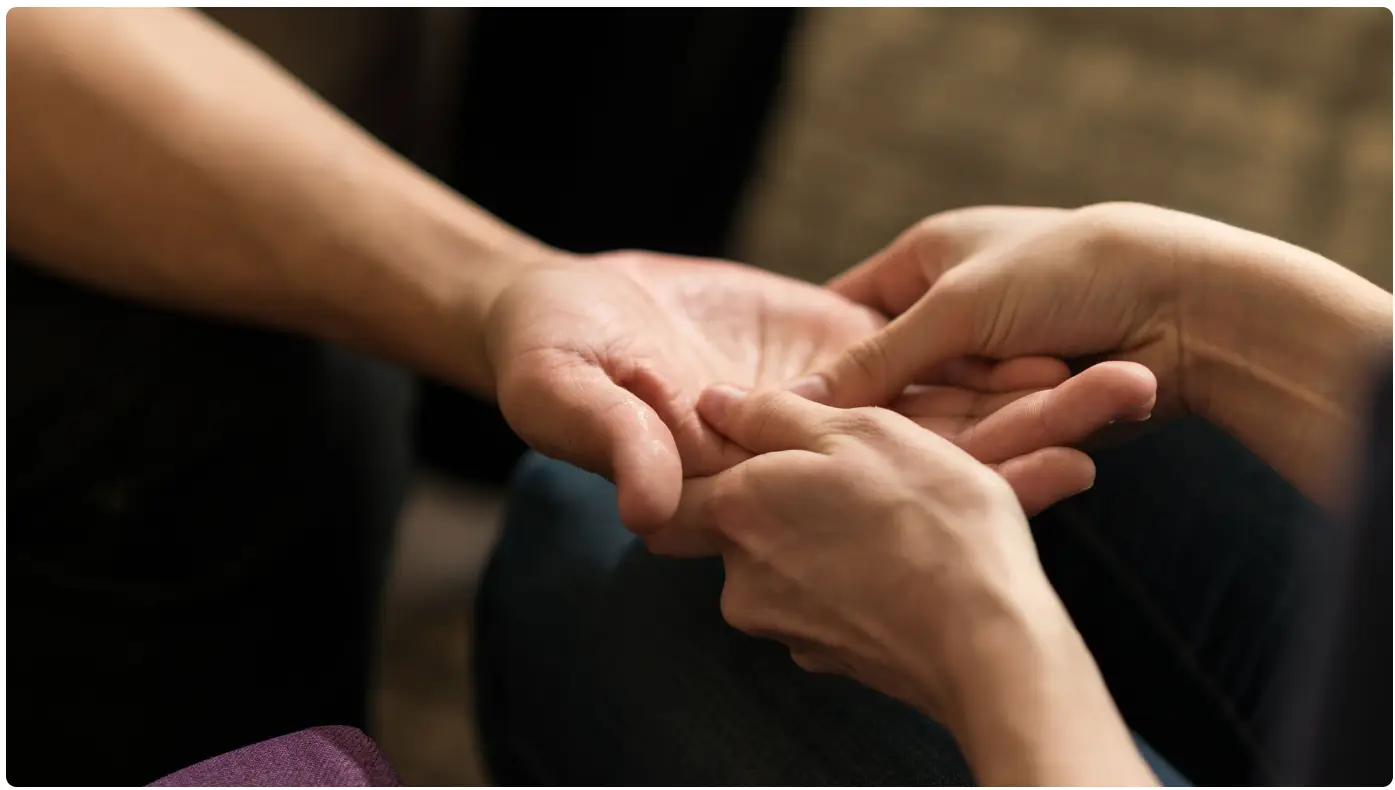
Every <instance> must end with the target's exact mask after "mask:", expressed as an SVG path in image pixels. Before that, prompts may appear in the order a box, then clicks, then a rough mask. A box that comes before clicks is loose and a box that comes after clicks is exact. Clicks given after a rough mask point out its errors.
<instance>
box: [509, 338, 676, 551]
mask: <svg viewBox="0 0 1395 790" xmlns="http://www.w3.org/2000/svg"><path fill="white" fill-rule="evenodd" d="M537 370H538V371H541V372H538V373H531V372H530V373H528V374H526V375H523V376H519V377H516V378H515V379H514V380H510V381H507V382H504V383H502V384H501V387H500V393H499V402H500V404H501V406H502V407H503V410H504V416H505V417H506V418H507V419H508V422H509V425H510V426H511V427H512V428H513V429H514V430H515V431H517V432H518V435H519V436H520V437H522V438H523V440H524V441H525V442H527V443H528V444H529V445H531V446H532V447H533V448H535V449H537V450H539V451H541V452H542V453H544V454H546V455H549V456H551V457H553V458H557V459H559V460H563V461H567V462H568V463H572V464H575V465H577V466H579V467H581V468H583V469H586V470H587V471H590V472H594V473H596V474H599V475H602V476H605V477H607V478H609V479H610V480H611V481H613V482H614V483H615V487H616V489H617V491H618V504H619V510H620V518H621V520H622V521H624V522H625V524H626V526H628V527H629V528H630V529H632V530H634V531H635V532H638V533H643V532H644V531H646V530H649V529H652V528H654V527H655V526H657V525H660V524H663V523H664V522H665V521H667V520H668V519H669V518H670V517H671V516H672V515H673V512H674V510H675V509H677V507H678V499H679V496H680V494H681V489H682V484H683V466H682V462H681V459H680V457H679V455H678V447H677V445H676V444H675V443H674V440H673V434H672V433H671V432H670V431H669V429H668V427H667V426H666V425H664V422H663V420H661V419H660V418H659V415H658V414H656V413H655V412H654V410H653V409H652V408H650V407H649V406H648V404H646V403H645V402H644V401H642V400H640V399H639V398H638V397H637V396H635V395H634V394H633V393H631V392H629V391H628V390H626V389H624V388H622V387H620V386H619V385H617V384H615V382H613V381H612V380H611V379H610V377H609V376H608V375H607V374H606V373H605V371H603V370H601V369H600V368H599V367H596V366H594V365H591V364H589V363H585V362H577V363H575V364H565V365H561V366H553V367H548V366H538V367H537Z"/></svg>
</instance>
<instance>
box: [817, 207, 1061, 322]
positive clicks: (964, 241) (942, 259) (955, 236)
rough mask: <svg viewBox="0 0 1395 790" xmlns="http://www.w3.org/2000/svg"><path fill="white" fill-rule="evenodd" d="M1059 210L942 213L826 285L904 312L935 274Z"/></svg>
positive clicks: (1046, 219) (1055, 216) (886, 311)
mask: <svg viewBox="0 0 1395 790" xmlns="http://www.w3.org/2000/svg"><path fill="white" fill-rule="evenodd" d="M1064 213H1065V210H1064V209H1057V208H1036V207H1027V206H978V207H974V208H968V209H956V210H953V211H945V212H942V213H940V214H936V215H934V216H931V217H928V218H926V219H924V220H922V221H921V222H919V223H917V224H916V225H915V226H913V227H911V228H910V229H908V230H906V231H905V232H904V233H902V234H901V235H900V236H898V237H897V238H896V240H895V241H893V242H892V243H891V244H889V245H887V246H886V247H885V248H883V249H882V250H880V251H879V252H877V253H876V254H875V255H873V256H872V257H870V258H868V259H867V260H866V261H864V262H863V263H861V264H858V265H857V266H854V267H853V268H852V269H849V270H848V271H846V272H844V273H843V274H841V275H839V276H837V277H835V278H833V279H832V280H830V281H829V283H828V287H829V288H831V289H833V290H834V291H836V292H837V293H839V294H841V295H842V296H844V297H846V298H848V299H850V300H852V301H854V302H857V303H859V304H864V305H867V306H868V307H871V308H873V309H875V310H880V311H881V312H882V313H884V314H886V315H888V316H897V315H900V314H901V313H903V312H905V311H906V310H907V309H908V308H909V307H910V306H911V305H913V304H915V302H916V300H917V299H919V298H920V297H921V295H922V294H924V293H925V292H926V290H928V289H929V288H930V286H932V285H934V284H935V282H936V280H938V279H939V277H940V275H942V274H944V272H945V271H947V270H949V269H950V268H952V267H954V266H957V265H959V264H960V263H962V262H963V261H965V260H967V259H968V258H969V257H971V256H972V255H973V254H974V253H976V252H978V251H979V250H981V249H983V248H984V247H986V246H987V245H988V244H990V243H993V242H994V241H995V240H998V239H1001V238H1004V237H1006V236H1008V235H1011V234H1018V233H1025V232H1028V231H1030V230H1032V229H1034V228H1036V227H1039V226H1040V225H1042V224H1044V223H1046V222H1049V221H1052V220H1055V219H1059V217H1060V216H1061V215H1062V214H1064Z"/></svg>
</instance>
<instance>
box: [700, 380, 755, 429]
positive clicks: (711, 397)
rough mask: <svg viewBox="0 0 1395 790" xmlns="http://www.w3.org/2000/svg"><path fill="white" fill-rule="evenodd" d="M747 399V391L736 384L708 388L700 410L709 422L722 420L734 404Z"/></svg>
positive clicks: (703, 396)
mask: <svg viewBox="0 0 1395 790" xmlns="http://www.w3.org/2000/svg"><path fill="white" fill-rule="evenodd" d="M744 397H746V390H744V389H742V388H740V387H738V386H736V385H735V384H717V385H714V386H711V387H708V388H707V391H706V392H704V393H703V394H702V399H701V400H699V401H698V410H699V411H700V412H701V413H702V416H703V417H704V418H705V419H707V420H708V421H709V422H714V421H716V420H720V419H721V418H722V415H724V414H726V412H727V409H729V408H731V405H732V404H733V403H736V402H737V401H739V400H741V399H742V398H744Z"/></svg>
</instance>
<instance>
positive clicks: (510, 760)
mask: <svg viewBox="0 0 1395 790" xmlns="http://www.w3.org/2000/svg"><path fill="white" fill-rule="evenodd" d="M1061 534H1063V535H1064V534H1068V533H1066V532H1064V531H1062V532H1061ZM721 584H722V568H721V563H720V562H719V561H717V560H674V559H668V558H661V557H656V556H653V555H650V554H648V553H647V552H646V551H645V550H644V548H643V546H642V544H640V543H639V542H638V541H636V540H635V539H634V538H633V537H631V536H630V535H629V534H628V533H627V532H626V531H625V530H624V529H623V527H622V526H621V524H620V522H619V518H618V515H617V513H616V510H615V504H614V489H613V488H612V487H611V486H610V485H609V484H608V483H606V482H605V481H604V480H601V479H600V478H597V477H595V476H593V475H590V474H587V473H585V472H582V471H580V470H577V469H575V468H572V467H569V466H566V465H564V464H560V463H558V462H555V461H551V460H548V459H545V458H542V457H540V456H536V455H534V456H530V457H528V458H527V459H525V461H524V463H523V465H522V466H521V468H520V470H519V472H518V475H517V477H516V479H515V483H514V487H513V491H512V497H511V500H510V506H509V510H508V514H507V517H506V522H505V527H504V534H503V537H502V538H501V540H500V543H499V545H498V547H497V548H496V551H495V555H494V557H493V560H492V562H491V564H490V567H489V569H488V571H487V573H486V577H485V580H484V583H483V585H482V588H481V592H480V596H479V598H478V601H477V607H478V608H477V612H476V615H477V618H476V623H477V626H476V627H477V636H478V638H477V640H476V645H477V648H476V649H477V652H476V656H475V669H476V679H477V693H478V705H479V717H480V724H481V729H482V734H483V737H484V741H485V746H486V754H487V757H488V759H489V763H490V767H491V770H492V771H493V772H494V776H495V779H496V780H497V781H499V782H500V783H502V784H596V785H606V784H631V785H642V784H655V785H673V784H679V785H703V784H709V785H732V784H743V785H771V784H773V785H857V784H893V785H962V784H967V783H971V781H972V778H971V776H970V775H969V773H968V770H967V767H966V766H965V764H964V762H963V760H962V758H961V757H960V755H959V751H958V749H957V747H956V746H955V743H954V741H953V739H952V738H951V736H950V735H949V733H948V732H947V731H945V730H944V729H943V728H942V727H940V726H939V725H938V724H936V723H935V722H934V721H932V720H930V719H928V718H926V717H924V716H923V715H921V714H919V713H917V712H915V711H913V710H911V709H910V708H908V707H906V706H903V705H901V704H900V703H898V702H896V701H894V700H891V699H889V698H886V697H884V696H882V695H880V694H877V693H876V692H873V691H870V690H868V689H865V688H863V687H861V686H859V685H857V684H855V683H852V682H851V681H848V680H845V679H842V678H835V677H831V676H823V675H811V674H808V673H805V672H803V671H801V670H799V669H798V668H797V667H796V666H795V665H794V664H793V662H791V661H790V659H789V655H788V653H787V651H785V650H784V649H783V648H782V647H781V646H780V645H778V644H776V643H774V642H769V641H765V640H759V639H754V638H750V637H747V636H744V635H742V634H740V633H738V632H736V631H735V630H733V629H731V628H729V627H728V626H727V625H726V624H725V623H724V622H723V621H722V619H721V614H720V611H719V603H718V601H719V595H720V589H721ZM1098 594H1099V595H1100V596H1101V597H1114V596H1115V595H1116V593H1115V591H1113V590H1099V591H1098ZM1145 649H1147V648H1145ZM1157 692H1158V694H1159V695H1160V696H1161V697H1163V702H1164V703H1165V702H1166V697H1167V695H1168V694H1170V693H1172V690H1171V689H1169V688H1167V687H1164V686H1159V687H1158V688H1157ZM1140 748H1141V749H1142V751H1143V753H1144V755H1145V757H1146V758H1147V759H1148V760H1149V762H1150V763H1151V764H1152V765H1153V766H1154V768H1155V770H1156V771H1157V772H1158V774H1159V776H1160V777H1161V778H1162V779H1163V780H1164V781H1165V782H1166V783H1168V784H1173V785H1178V784H1185V780H1184V779H1183V778H1182V776H1181V775H1180V774H1179V773H1178V772H1177V771H1176V770H1175V769H1173V768H1172V767H1171V766H1170V765H1169V764H1168V763H1167V761H1166V760H1163V759H1162V758H1161V757H1160V756H1159V755H1158V753H1157V752H1156V751H1154V750H1153V749H1152V748H1150V747H1149V746H1147V745H1146V744H1144V743H1142V742H1141V741H1140Z"/></svg>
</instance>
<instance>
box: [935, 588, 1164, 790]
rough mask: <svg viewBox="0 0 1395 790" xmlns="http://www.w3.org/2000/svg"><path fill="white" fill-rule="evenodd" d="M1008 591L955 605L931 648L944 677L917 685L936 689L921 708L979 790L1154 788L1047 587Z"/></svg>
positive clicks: (1100, 681) (1084, 651)
mask: <svg viewBox="0 0 1395 790" xmlns="http://www.w3.org/2000/svg"><path fill="white" fill-rule="evenodd" d="M1014 587H1015V589H1014V590H1012V591H1008V592H1002V593H1000V594H991V595H987V596H984V595H975V596H972V598H968V597H966V598H962V599H961V601H962V602H963V603H964V606H962V607H959V609H957V610H956V611H957V612H958V611H960V610H962V616H959V615H956V617H955V618H953V619H951V620H949V621H947V622H949V623H951V625H950V626H949V630H950V631H951V632H952V633H945V634H941V635H940V646H939V647H938V648H937V649H938V651H939V653H940V655H941V656H943V659H944V660H943V661H941V662H939V666H941V667H943V668H945V669H946V674H947V676H946V677H942V678H925V682H924V683H923V684H922V685H924V686H925V687H926V689H927V691H928V690H930V689H932V688H933V686H932V685H931V684H937V685H938V686H939V689H940V692H939V693H938V694H937V695H935V696H936V697H938V698H939V699H940V700H942V701H943V702H942V706H941V708H940V709H939V710H934V709H930V708H928V707H927V706H922V707H925V708H926V709H927V712H929V713H931V714H932V715H936V716H938V717H939V718H940V720H941V721H942V723H944V724H945V726H947V727H948V728H949V729H950V731H951V732H952V733H953V734H954V736H955V739H956V740H957V741H958V743H959V746H960V748H961V749H962V750H963V752H964V757H965V759H966V760H967V762H968V763H969V767H970V768H971V769H972V770H973V772H974V777H975V778H976V779H977V780H978V782H979V783H980V784H984V785H1018V786H1022V785H1057V786H1061V785H1065V786H1078V785H1115V786H1121V785H1153V784H1157V779H1156V777H1154V776H1153V773H1152V771H1150V770H1149V768H1148V766H1147V764H1146V763H1144V761H1143V758H1142V757H1141V756H1140V755H1139V752H1138V749H1137V747H1136V746H1135V745H1134V743H1133V739H1132V738H1131V737H1130V735H1129V732H1128V728H1127V727H1126V726H1125V725H1124V722H1123V719H1122V718H1121V717H1120V715H1119V712H1118V709H1117V708H1116V707H1115V705H1114V700H1113V698H1112V697H1110V694H1109V690H1108V688H1107V687H1106V686H1105V684H1104V680H1103V679H1102V678H1101V677H1100V674H1099V670H1098V668H1097V666H1096V665H1095V661H1094V657H1093V656H1091V655H1090V651H1089V650H1088V649H1087V648H1086V646H1085V643H1084V641H1083V640H1082V639H1081V637H1080V634H1079V632H1077V631H1076V629H1075V626H1074V624H1072V623H1071V621H1070V617H1069V616H1068V615H1067V614H1066V611H1065V607H1064V606H1063V605H1062V604H1061V602H1060V599H1059V598H1057V597H1056V594H1055V592H1054V591H1053V590H1052V589H1051V587H1050V584H1049V582H1047V581H1046V579H1045V578H1044V577H1040V578H1035V579H1030V580H1022V579H1019V580H1017V581H1015V582H1014ZM975 601H977V602H978V603H975ZM956 621H957V622H956ZM912 702H913V703H914V702H915V701H914V700H912Z"/></svg>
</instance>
